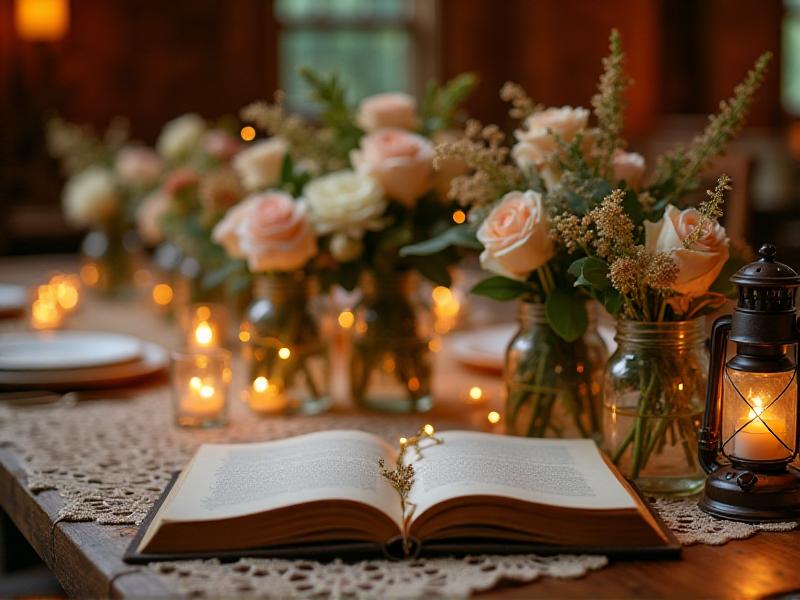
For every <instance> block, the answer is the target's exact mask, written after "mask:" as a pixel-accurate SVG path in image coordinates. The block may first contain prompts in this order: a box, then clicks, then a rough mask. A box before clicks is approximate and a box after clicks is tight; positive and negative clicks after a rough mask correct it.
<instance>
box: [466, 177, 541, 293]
mask: <svg viewBox="0 0 800 600" xmlns="http://www.w3.org/2000/svg"><path fill="white" fill-rule="evenodd" d="M478 241H480V243H481V244H483V248H484V250H483V252H481V256H480V261H481V266H482V267H483V268H484V269H486V270H487V271H492V272H493V273H497V274H498V275H503V276H505V277H510V278H511V279H518V280H525V279H527V278H528V275H530V273H531V272H532V271H533V270H535V269H538V268H539V267H541V266H542V265H544V264H545V263H546V262H547V261H548V260H550V259H551V258H552V256H553V254H554V249H553V240H552V239H551V238H550V223H549V220H548V218H547V213H546V212H545V210H544V206H543V204H542V195H541V194H539V193H538V192H534V191H527V192H524V193H523V192H509V193H508V194H506V195H505V196H503V198H502V199H501V200H500V203H499V204H498V205H497V206H495V207H494V208H493V209H492V211H491V212H490V213H489V215H488V216H487V217H486V219H485V220H484V222H483V223H482V224H481V226H480V228H479V229H478Z"/></svg>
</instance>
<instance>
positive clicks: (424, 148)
mask: <svg viewBox="0 0 800 600" xmlns="http://www.w3.org/2000/svg"><path fill="white" fill-rule="evenodd" d="M350 161H351V162H352V163H353V166H354V167H355V169H356V171H357V172H358V173H360V174H362V175H367V176H369V177H372V178H374V179H375V180H376V181H377V182H378V183H379V184H380V186H381V187H382V188H383V191H384V192H385V193H386V195H387V196H389V197H390V198H392V199H394V200H397V201H398V202H400V203H402V204H404V205H405V206H407V207H409V208H410V207H412V206H413V205H414V203H415V202H416V201H417V199H418V198H419V197H420V196H422V195H423V194H425V192H427V191H428V190H430V189H431V186H432V185H433V145H432V144H431V143H430V141H428V140H427V139H426V138H424V137H422V136H421V135H417V134H415V133H409V132H408V131H403V130H402V129H381V130H379V131H376V132H374V133H370V134H369V135H366V136H364V137H363V138H362V139H361V147H360V148H359V149H358V150H353V151H352V152H351V153H350Z"/></svg>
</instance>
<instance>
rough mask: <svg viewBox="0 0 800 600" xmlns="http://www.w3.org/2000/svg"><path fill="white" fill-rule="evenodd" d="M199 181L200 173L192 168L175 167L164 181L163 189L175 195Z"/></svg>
mask: <svg viewBox="0 0 800 600" xmlns="http://www.w3.org/2000/svg"><path fill="white" fill-rule="evenodd" d="M199 182H200V175H199V174H198V173H197V171H195V170H194V169H190V168H189V167H183V168H180V169H175V170H174V171H173V172H172V173H170V174H169V175H168V176H167V179H166V181H165V182H164V188H163V189H164V191H165V192H166V193H167V194H169V195H170V196H177V195H178V194H180V193H181V192H182V191H184V190H188V189H189V188H191V187H194V186H195V185H197V184H198V183H199Z"/></svg>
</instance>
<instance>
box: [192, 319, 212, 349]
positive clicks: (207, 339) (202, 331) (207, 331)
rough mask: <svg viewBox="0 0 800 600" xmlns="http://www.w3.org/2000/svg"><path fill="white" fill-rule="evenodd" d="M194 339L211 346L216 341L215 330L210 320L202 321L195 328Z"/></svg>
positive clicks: (202, 344)
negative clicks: (209, 322)
mask: <svg viewBox="0 0 800 600" xmlns="http://www.w3.org/2000/svg"><path fill="white" fill-rule="evenodd" d="M194 339H196V340H197V343H198V344H200V345H201V346H209V345H211V342H213V341H214V330H213V329H211V325H209V324H208V321H201V322H200V323H199V324H198V325H197V327H196V328H195V330H194Z"/></svg>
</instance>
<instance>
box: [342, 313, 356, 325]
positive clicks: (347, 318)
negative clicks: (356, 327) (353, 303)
mask: <svg viewBox="0 0 800 600" xmlns="http://www.w3.org/2000/svg"><path fill="white" fill-rule="evenodd" d="M355 322H356V317H355V315H354V314H353V313H352V312H351V311H349V310H343V311H342V312H340V313H339V327H341V328H343V329H350V328H351V327H352V326H353V324H354V323H355Z"/></svg>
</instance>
